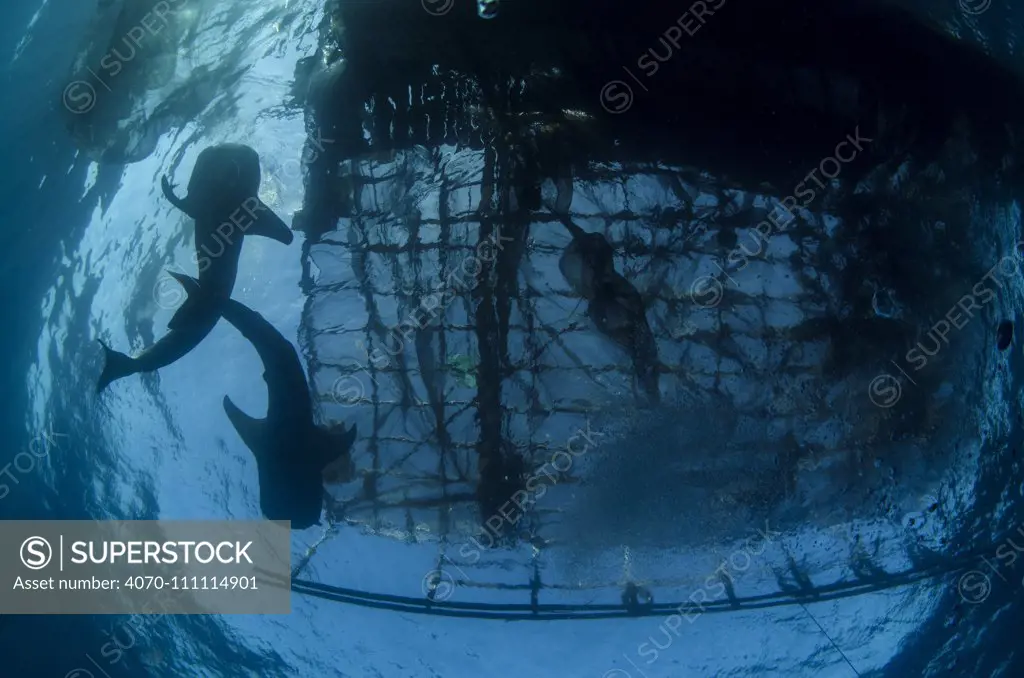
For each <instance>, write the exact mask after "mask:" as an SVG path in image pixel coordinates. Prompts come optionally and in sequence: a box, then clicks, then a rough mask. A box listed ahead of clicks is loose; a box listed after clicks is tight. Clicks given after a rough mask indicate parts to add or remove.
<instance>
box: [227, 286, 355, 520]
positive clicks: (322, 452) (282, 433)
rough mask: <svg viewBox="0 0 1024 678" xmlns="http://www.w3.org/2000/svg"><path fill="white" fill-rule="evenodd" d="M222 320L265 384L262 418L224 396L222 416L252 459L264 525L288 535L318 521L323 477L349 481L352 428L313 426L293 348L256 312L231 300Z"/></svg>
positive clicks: (353, 437)
mask: <svg viewBox="0 0 1024 678" xmlns="http://www.w3.org/2000/svg"><path fill="white" fill-rule="evenodd" d="M222 313H223V317H224V319H225V320H227V321H228V322H229V323H231V324H232V325H234V326H235V328H236V329H238V331H239V332H241V333H242V336H244V337H245V338H246V339H247V340H248V341H249V343H251V344H252V345H253V347H254V348H255V349H256V352H257V353H258V354H259V356H260V359H261V360H262V361H263V370H264V371H263V379H264V380H265V381H266V382H267V416H266V417H265V418H263V419H254V418H253V417H250V416H249V415H247V414H245V413H244V412H242V411H241V410H240V409H238V407H236V406H235V404H234V403H233V402H231V399H230V398H229V397H228V396H224V411H225V412H226V413H227V415H228V419H230V420H231V423H232V425H234V427H235V430H236V431H238V435H239V436H240V437H241V438H242V441H243V442H245V444H246V446H247V447H248V448H249V449H250V450H252V453H253V455H254V456H255V457H256V465H257V467H258V469H259V479H260V509H261V510H262V511H263V514H264V515H265V516H266V517H267V518H268V519H269V520H290V521H291V526H292V529H299V530H301V529H305V528H307V527H311V526H313V525H316V524H318V523H319V521H320V514H321V510H322V508H323V496H324V489H323V472H324V470H325V469H326V468H327V467H328V466H331V467H332V468H338V467H340V469H341V470H340V473H338V474H337V477H338V479H340V480H342V481H346V480H349V479H350V478H351V477H352V475H353V473H354V467H353V464H352V458H351V455H350V451H351V448H352V443H353V442H354V441H355V438H356V427H355V425H353V426H352V427H351V428H349V429H348V430H347V431H346V430H345V426H344V425H341V424H339V425H335V426H330V427H327V428H321V427H318V426H316V425H315V424H314V422H313V402H312V399H311V398H310V395H309V387H308V385H307V384H306V375H305V372H303V370H302V364H301V363H300V362H299V356H298V354H297V353H296V352H295V348H294V347H293V346H292V345H291V343H289V342H288V340H287V339H285V338H284V337H283V336H281V333H280V332H278V331H277V330H276V329H275V328H274V326H273V325H271V324H270V323H269V322H267V320H266V319H265V318H264V317H263V316H261V315H260V314H259V313H257V312H256V311H253V310H252V309H250V308H248V307H246V306H244V305H242V304H240V303H239V302H237V301H234V300H228V301H227V302H226V303H225V304H224V307H223V309H222Z"/></svg>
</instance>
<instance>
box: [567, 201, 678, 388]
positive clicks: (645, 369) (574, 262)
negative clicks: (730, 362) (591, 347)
mask: <svg viewBox="0 0 1024 678" xmlns="http://www.w3.org/2000/svg"><path fill="white" fill-rule="evenodd" d="M550 211H551V212H552V214H554V215H555V216H556V217H558V219H559V221H561V222H562V225H563V226H565V227H566V229H568V231H569V233H570V234H571V235H572V242H571V243H570V244H569V246H568V247H566V249H565V252H563V253H562V256H561V257H560V258H559V260H558V268H559V270H560V271H561V272H562V275H563V276H565V279H566V281H567V282H568V283H569V285H570V286H571V287H572V288H573V290H574V291H575V292H576V293H577V294H579V295H580V296H581V297H583V298H584V299H586V300H587V302H588V304H587V315H589V316H590V319H591V320H592V321H593V322H594V325H595V326H596V327H597V330H598V331H599V332H600V333H601V334H603V335H605V336H606V337H608V338H609V339H611V340H612V341H614V342H615V343H617V344H618V345H619V346H621V347H622V348H623V349H625V350H626V351H627V352H628V353H629V355H630V358H632V360H633V368H634V370H635V372H636V374H637V377H638V378H639V381H640V384H641V386H642V387H643V388H644V391H645V392H646V393H647V394H648V396H649V397H650V398H651V399H652V401H654V402H658V401H659V400H660V392H659V389H658V372H659V362H658V348H657V344H656V342H655V340H654V334H653V333H652V332H651V326H650V324H649V323H648V322H647V313H646V310H645V308H644V302H643V298H642V297H641V296H640V292H639V291H637V289H636V287H634V286H633V284H632V283H631V282H629V281H628V280H626V278H624V277H623V276H622V274H620V273H619V272H618V271H616V270H615V262H614V252H613V250H612V246H611V244H609V243H608V241H607V240H606V239H605V237H604V236H603V235H601V234H600V233H589V232H587V231H584V230H583V229H582V228H580V227H579V226H578V225H577V224H575V223H573V221H572V220H571V219H569V217H567V216H565V215H564V214H562V213H560V212H557V211H555V210H550Z"/></svg>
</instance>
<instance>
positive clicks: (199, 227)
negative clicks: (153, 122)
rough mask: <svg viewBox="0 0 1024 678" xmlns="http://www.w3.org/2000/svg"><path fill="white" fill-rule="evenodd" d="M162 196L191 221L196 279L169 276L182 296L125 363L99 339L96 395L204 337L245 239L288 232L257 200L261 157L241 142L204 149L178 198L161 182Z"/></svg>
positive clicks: (284, 237) (286, 239)
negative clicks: (155, 335) (161, 329)
mask: <svg viewBox="0 0 1024 678" xmlns="http://www.w3.org/2000/svg"><path fill="white" fill-rule="evenodd" d="M162 184H163V192H164V195H165V197H166V198H167V199H168V200H169V201H170V202H171V204H172V205H174V206H175V207H177V208H178V209H179V210H181V211H182V212H184V213H185V214H186V215H188V216H189V217H191V218H192V219H194V220H195V222H196V231H195V246H196V247H195V256H194V261H195V263H196V265H197V266H198V268H199V280H198V282H195V281H194V280H193V279H191V278H188V276H185V275H181V274H178V273H170V275H172V276H173V277H174V278H175V279H176V280H177V281H178V282H179V283H181V284H182V286H183V287H184V288H185V291H186V292H187V294H188V297H187V298H186V300H185V302H184V303H183V304H182V305H181V307H180V308H179V309H178V310H177V311H176V312H175V314H174V316H173V317H172V318H171V320H170V322H169V323H168V324H167V329H168V330H170V331H169V332H168V333H167V334H166V335H164V336H163V337H162V338H161V339H160V340H159V341H158V342H157V343H156V344H154V345H153V346H151V347H149V348H148V349H146V350H145V351H143V352H142V353H141V354H139V355H138V356H136V357H134V358H131V357H129V356H127V355H125V354H124V353H119V352H117V351H114V350H113V349H111V348H110V347H109V346H107V345H106V344H104V343H103V342H102V341H100V344H101V345H102V346H103V349H104V353H105V358H106V363H105V365H104V368H103V373H102V374H101V375H100V379H99V385H98V387H97V391H102V390H103V389H105V388H106V387H107V386H108V385H109V384H110V383H111V382H112V381H114V380H116V379H120V378H122V377H127V376H129V375H132V374H135V373H137V372H152V371H154V370H158V369H160V368H162V367H166V366H167V365H170V364H171V363H173V362H174V361H176V360H178V359H179V358H181V357H182V356H184V355H185V354H187V353H188V352H189V351H191V350H192V349H193V348H195V347H196V346H197V345H199V342H200V341H202V340H203V338H204V337H205V336H206V335H207V334H209V333H210V330H212V329H213V326H214V325H216V324H217V320H218V319H219V318H220V312H219V308H220V306H221V305H222V304H223V303H224V302H225V301H226V300H227V299H229V298H230V297H231V291H232V289H234V285H235V277H236V275H237V273H238V259H239V257H240V256H241V253H242V242H243V240H244V236H245V235H261V236H264V237H267V238H272V239H274V240H277V241H278V242H280V243H283V244H285V245H288V244H291V242H292V239H293V238H294V236H293V234H292V232H291V229H289V228H288V226H286V225H285V223H284V222H283V221H282V220H281V218H280V217H278V216H277V215H276V214H274V212H273V210H271V209H270V208H269V207H267V205H265V204H264V203H263V201H262V200H260V199H259V197H258V192H259V186H260V159H259V155H258V154H257V153H256V151H255V150H253V149H252V148H250V147H249V146H245V145H243V144H220V145H217V146H211V147H208V148H205V149H203V151H202V153H200V154H199V157H198V158H197V159H196V164H195V167H194V168H193V170H192V175H191V177H190V178H189V182H188V194H187V195H186V197H184V198H179V197H178V196H177V195H175V193H174V186H173V185H172V184H171V183H170V181H169V180H168V179H167V178H166V177H164V179H163V181H162Z"/></svg>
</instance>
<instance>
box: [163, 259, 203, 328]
mask: <svg viewBox="0 0 1024 678" xmlns="http://www.w3.org/2000/svg"><path fill="white" fill-rule="evenodd" d="M167 274H168V275H169V276H171V277H172V278H174V279H175V280H177V281H178V282H179V283H180V284H181V286H182V287H183V288H185V294H186V295H187V296H186V297H185V301H184V302H183V303H182V304H181V306H179V307H178V310H176V311H175V312H174V315H172V316H171V320H170V322H168V323H167V329H169V330H180V329H182V328H184V327H186V326H187V325H188V323H189V320H190V319H191V317H192V315H193V314H194V313H197V312H198V311H197V308H198V306H199V301H200V295H198V294H194V293H195V292H198V291H199V281H198V280H196V279H195V278H193V277H192V276H188V275H185V274H184V273H175V272H174V271H168V272H167Z"/></svg>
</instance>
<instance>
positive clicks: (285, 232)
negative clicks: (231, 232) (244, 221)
mask: <svg viewBox="0 0 1024 678" xmlns="http://www.w3.org/2000/svg"><path fill="white" fill-rule="evenodd" d="M242 209H243V210H244V211H245V212H247V213H248V214H249V216H251V217H252V223H250V224H249V226H248V227H247V228H246V229H245V233H246V235H261V236H263V237H264V238H270V239H271V240H276V241H278V242H279V243H283V244H285V245H291V244H292V240H294V239H295V234H294V233H292V229H290V228H288V225H287V224H285V223H284V221H282V220H281V217H279V216H277V214H275V213H274V210H272V209H270V208H269V207H267V205H266V203H264V202H263V201H262V200H260V199H259V198H257V197H256V196H252V197H249V198H246V199H245V201H244V202H243V203H242Z"/></svg>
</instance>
